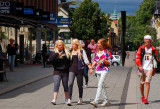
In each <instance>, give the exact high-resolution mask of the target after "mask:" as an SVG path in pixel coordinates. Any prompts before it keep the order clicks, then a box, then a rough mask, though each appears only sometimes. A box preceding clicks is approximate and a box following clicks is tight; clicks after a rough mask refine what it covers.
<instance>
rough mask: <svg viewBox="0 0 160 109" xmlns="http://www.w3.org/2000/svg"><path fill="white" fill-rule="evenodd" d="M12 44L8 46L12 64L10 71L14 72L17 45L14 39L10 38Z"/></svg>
mask: <svg viewBox="0 0 160 109" xmlns="http://www.w3.org/2000/svg"><path fill="white" fill-rule="evenodd" d="M9 41H10V44H8V46H7V53H8V60H9V64H10V71H11V72H13V70H14V64H15V56H16V49H17V48H16V45H15V44H13V42H14V39H12V38H11V39H10V40H9Z"/></svg>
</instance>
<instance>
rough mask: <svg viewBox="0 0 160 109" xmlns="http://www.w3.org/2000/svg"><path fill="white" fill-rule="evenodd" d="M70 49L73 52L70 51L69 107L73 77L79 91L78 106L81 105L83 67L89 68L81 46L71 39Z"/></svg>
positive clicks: (77, 41) (76, 40)
mask: <svg viewBox="0 0 160 109" xmlns="http://www.w3.org/2000/svg"><path fill="white" fill-rule="evenodd" d="M72 48H73V50H72V51H71V66H70V71H69V90H68V93H69V99H68V105H69V106H71V99H72V91H73V83H74V79H75V77H76V78H77V85H78V89H79V100H78V104H79V105H80V104H82V95H83V72H84V66H85V65H88V67H89V68H91V65H90V63H89V61H88V58H87V55H86V52H85V51H84V50H83V49H82V48H81V45H80V43H79V40H78V39H73V41H72Z"/></svg>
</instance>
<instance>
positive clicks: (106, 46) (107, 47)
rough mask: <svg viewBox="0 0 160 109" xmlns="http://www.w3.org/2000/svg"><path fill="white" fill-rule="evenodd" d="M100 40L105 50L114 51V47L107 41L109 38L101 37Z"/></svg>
mask: <svg viewBox="0 0 160 109" xmlns="http://www.w3.org/2000/svg"><path fill="white" fill-rule="evenodd" d="M98 41H99V42H100V44H101V45H102V46H103V49H104V50H109V51H112V47H111V46H110V45H109V44H108V43H107V40H106V39H104V38H101V39H99V40H98Z"/></svg>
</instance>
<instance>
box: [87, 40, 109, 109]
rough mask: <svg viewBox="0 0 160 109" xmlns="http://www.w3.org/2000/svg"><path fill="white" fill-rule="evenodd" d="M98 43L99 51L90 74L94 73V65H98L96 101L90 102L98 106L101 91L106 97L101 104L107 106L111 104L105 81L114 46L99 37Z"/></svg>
mask: <svg viewBox="0 0 160 109" xmlns="http://www.w3.org/2000/svg"><path fill="white" fill-rule="evenodd" d="M97 45H98V51H97V52H96V53H95V58H94V62H93V64H92V69H91V70H90V74H92V73H93V68H94V66H96V72H95V73H96V74H97V78H98V88H97V93H96V97H95V99H94V101H92V102H90V103H91V105H93V106H95V107H97V106H98V100H99V98H100V94H101V92H102V95H103V97H104V102H103V103H102V104H101V106H107V105H109V104H110V103H109V101H108V97H107V93H106V89H105V84H104V81H105V78H106V74H107V73H108V71H109V67H110V65H111V63H112V54H111V50H112V47H111V46H109V45H108V44H107V41H106V40H105V39H99V40H98V44H97Z"/></svg>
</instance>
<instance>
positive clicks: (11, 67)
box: [8, 55, 16, 70]
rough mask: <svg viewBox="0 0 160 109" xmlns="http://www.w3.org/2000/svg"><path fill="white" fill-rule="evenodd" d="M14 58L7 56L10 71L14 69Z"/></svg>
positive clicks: (13, 56)
mask: <svg viewBox="0 0 160 109" xmlns="http://www.w3.org/2000/svg"><path fill="white" fill-rule="evenodd" d="M15 57H16V55H12V56H10V55H9V56H8V60H9V64H10V69H11V70H13V69H14V62H15Z"/></svg>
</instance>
